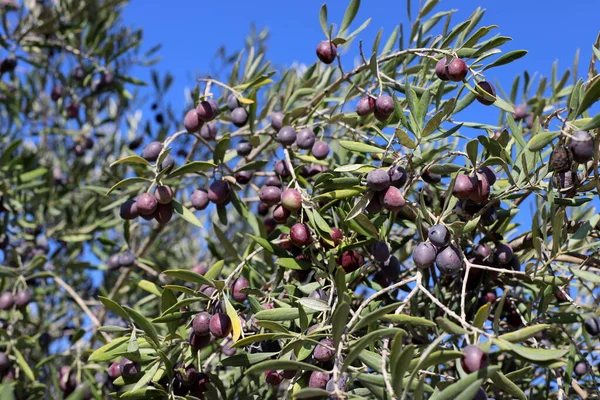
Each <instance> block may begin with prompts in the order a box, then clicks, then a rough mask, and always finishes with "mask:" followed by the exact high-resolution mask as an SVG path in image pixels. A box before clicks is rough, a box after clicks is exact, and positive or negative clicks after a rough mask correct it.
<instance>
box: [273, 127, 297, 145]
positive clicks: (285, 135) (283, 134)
mask: <svg viewBox="0 0 600 400" xmlns="http://www.w3.org/2000/svg"><path fill="white" fill-rule="evenodd" d="M296 136H297V133H296V130H295V129H294V128H292V127H291V126H284V127H283V128H281V129H280V130H279V132H277V140H278V141H279V142H280V143H281V144H282V145H284V146H291V145H293V144H294V143H296Z"/></svg>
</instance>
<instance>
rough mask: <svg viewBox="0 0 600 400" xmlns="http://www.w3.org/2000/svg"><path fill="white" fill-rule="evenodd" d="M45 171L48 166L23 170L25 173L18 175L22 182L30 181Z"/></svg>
mask: <svg viewBox="0 0 600 400" xmlns="http://www.w3.org/2000/svg"><path fill="white" fill-rule="evenodd" d="M47 173H48V168H37V169H34V170H33V171H28V172H25V173H23V174H21V175H19V180H20V181H21V182H22V183H25V182H30V181H33V180H34V179H37V178H39V177H41V176H44V175H46V174H47Z"/></svg>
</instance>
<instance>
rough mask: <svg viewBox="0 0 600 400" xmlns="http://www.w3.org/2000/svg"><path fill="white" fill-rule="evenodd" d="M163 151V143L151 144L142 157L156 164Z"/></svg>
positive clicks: (155, 142)
mask: <svg viewBox="0 0 600 400" xmlns="http://www.w3.org/2000/svg"><path fill="white" fill-rule="evenodd" d="M162 149H163V145H162V143H161V142H157V141H154V142H150V143H149V144H148V146H146V147H145V148H144V150H143V151H142V157H144V158H145V159H146V160H147V161H150V162H155V161H156V160H158V155H159V154H160V152H161V151H162Z"/></svg>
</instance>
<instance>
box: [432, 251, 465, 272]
mask: <svg viewBox="0 0 600 400" xmlns="http://www.w3.org/2000/svg"><path fill="white" fill-rule="evenodd" d="M463 264H464V263H463V259H462V254H461V253H460V252H459V251H458V249H456V248H455V247H453V246H448V247H446V248H445V249H443V250H440V251H439V252H438V254H437V256H436V258H435V265H436V267H437V268H438V270H439V271H440V272H441V273H442V274H444V275H454V274H456V273H457V272H458V271H460V270H461V269H462V267H463Z"/></svg>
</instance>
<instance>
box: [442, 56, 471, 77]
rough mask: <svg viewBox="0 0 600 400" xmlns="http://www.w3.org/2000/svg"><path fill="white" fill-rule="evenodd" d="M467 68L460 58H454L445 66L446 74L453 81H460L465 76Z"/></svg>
mask: <svg viewBox="0 0 600 400" xmlns="http://www.w3.org/2000/svg"><path fill="white" fill-rule="evenodd" d="M468 72H469V69H468V68H467V64H465V62H464V61H463V60H461V59H460V58H455V59H453V60H452V61H450V63H449V64H448V65H447V66H446V74H447V75H448V78H449V79H450V80H451V81H453V82H460V81H462V80H463V79H465V77H466V76H467V73H468Z"/></svg>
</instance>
